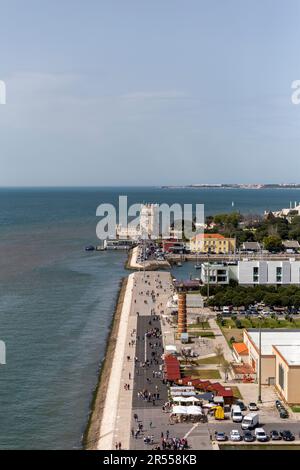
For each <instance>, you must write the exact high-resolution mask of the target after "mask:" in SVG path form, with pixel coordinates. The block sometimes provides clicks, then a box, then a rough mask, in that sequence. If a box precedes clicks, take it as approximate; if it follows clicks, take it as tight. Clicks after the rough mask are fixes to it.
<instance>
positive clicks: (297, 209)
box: [265, 201, 300, 218]
mask: <svg viewBox="0 0 300 470" xmlns="http://www.w3.org/2000/svg"><path fill="white" fill-rule="evenodd" d="M268 214H270V212H269V211H265V216H267V215H268ZM271 214H273V215H274V217H282V218H285V217H288V216H290V215H300V203H298V204H297V201H295V202H294V206H293V205H292V202H291V203H290V207H289V208H284V209H281V210H279V211H273V212H271Z"/></svg>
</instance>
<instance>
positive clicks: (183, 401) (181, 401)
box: [172, 396, 200, 403]
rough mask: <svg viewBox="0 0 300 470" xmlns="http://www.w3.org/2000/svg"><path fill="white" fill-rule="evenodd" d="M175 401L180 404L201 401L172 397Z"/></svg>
mask: <svg viewBox="0 0 300 470" xmlns="http://www.w3.org/2000/svg"><path fill="white" fill-rule="evenodd" d="M172 399H173V401H175V402H178V403H197V402H199V401H200V400H199V399H198V398H197V397H183V396H179V397H176V396H175V397H172Z"/></svg>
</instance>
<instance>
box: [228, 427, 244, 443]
mask: <svg viewBox="0 0 300 470" xmlns="http://www.w3.org/2000/svg"><path fill="white" fill-rule="evenodd" d="M230 440H231V441H241V440H242V436H241V435H240V432H239V430H238V429H233V430H232V431H230Z"/></svg>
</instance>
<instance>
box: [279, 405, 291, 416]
mask: <svg viewBox="0 0 300 470" xmlns="http://www.w3.org/2000/svg"><path fill="white" fill-rule="evenodd" d="M279 416H280V418H281V419H286V418H288V417H289V413H288V411H287V410H286V409H285V408H283V407H282V408H279Z"/></svg>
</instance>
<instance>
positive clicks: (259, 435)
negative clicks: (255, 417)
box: [254, 428, 269, 442]
mask: <svg viewBox="0 0 300 470" xmlns="http://www.w3.org/2000/svg"><path fill="white" fill-rule="evenodd" d="M254 434H255V437H256V440H257V441H259V442H267V441H268V440H269V438H268V436H267V434H266V433H265V430H264V429H263V428H256V429H255V431H254Z"/></svg>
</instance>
